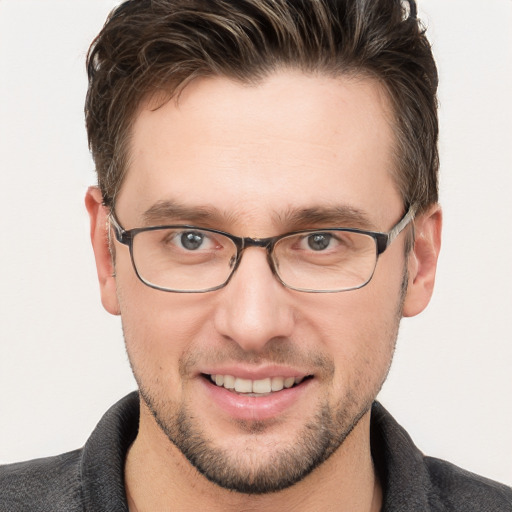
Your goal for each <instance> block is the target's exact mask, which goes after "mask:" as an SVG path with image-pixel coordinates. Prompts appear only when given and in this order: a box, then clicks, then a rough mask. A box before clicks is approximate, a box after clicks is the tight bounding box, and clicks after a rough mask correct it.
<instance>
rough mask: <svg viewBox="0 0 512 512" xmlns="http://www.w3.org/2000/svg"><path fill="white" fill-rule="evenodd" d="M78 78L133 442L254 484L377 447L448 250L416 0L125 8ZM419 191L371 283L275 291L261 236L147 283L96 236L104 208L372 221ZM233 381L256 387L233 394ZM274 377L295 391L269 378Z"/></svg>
mask: <svg viewBox="0 0 512 512" xmlns="http://www.w3.org/2000/svg"><path fill="white" fill-rule="evenodd" d="M88 70H89V80H90V85H89V92H88V96H87V103H86V118H87V128H88V133H89V141H90V147H91V150H92V153H93V157H94V160H95V162H96V166H97V172H98V181H99V190H97V189H94V190H91V191H90V192H89V193H88V196H87V206H88V209H89V212H90V214H91V226H92V229H91V232H92V239H93V245H94V249H95V255H96V260H97V266H98V275H99V279H100V286H101V291H102V300H103V304H104V306H105V307H106V309H107V310H108V311H109V312H111V313H113V314H121V316H122V320H123V329H124V333H125V340H126V345H127V350H128V354H129V357H130V362H131V364H132V368H133V371H134V374H135V377H136V379H137V382H138V384H139V388H140V393H141V406H142V408H141V433H143V434H144V435H146V436H147V437H148V438H152V439H153V441H154V442H155V443H158V442H159V441H158V440H159V439H162V438H165V441H166V442H167V443H168V442H169V440H170V441H171V445H172V447H171V448H169V449H170V450H171V451H173V450H174V451H175V453H177V454H178V456H184V457H185V458H186V459H187V460H188V461H189V462H190V463H191V464H192V465H193V466H195V467H196V468H197V470H198V471H199V472H201V473H202V474H204V475H205V476H206V477H207V478H208V479H209V480H211V481H212V482H214V483H216V484H218V485H220V486H223V487H226V488H229V489H233V490H236V491H239V492H249V493H264V492H273V491H277V490H280V489H283V488H286V487H289V486H291V485H293V484H295V483H297V482H299V481H301V480H302V479H304V478H305V477H307V476H308V475H310V474H311V473H312V472H313V471H314V470H315V468H321V467H325V465H326V464H327V463H328V461H329V460H332V459H333V457H334V454H339V453H340V450H341V448H342V447H345V448H346V450H349V449H350V446H352V448H353V449H355V448H354V447H357V446H358V444H361V443H363V444H364V440H365V439H366V442H368V420H369V409H370V406H371V403H372V401H373V400H374V398H375V396H376V395H377V393H378V391H379V389H380V387H381V385H382V383H383V381H384V379H385V377H386V375H387V372H388V369H389V365H390V363H391V358H392V354H393V350H394V344H395V340H396V336H397V332H398V325H399V321H400V318H401V316H402V315H413V314H416V313H418V312H419V311H421V310H422V309H423V308H424V307H425V306H426V304H427V303H428V301H429V298H430V295H431V292H432V286H433V281H434V275H435V266H436V260H437V253H438V249H439V229H440V214H439V211H438V209H437V207H436V202H437V165H438V162H437V147H436V141H437V117H436V100H435V91H436V84H437V77H436V70H435V65H434V62H433V59H432V55H431V52H430V47H429V44H428V42H427V40H426V39H425V36H424V34H423V30H422V28H421V26H420V25H419V22H418V20H417V19H416V9H415V5H414V3H413V2H410V3H403V2H399V1H394V0H386V1H383V0H382V1H381V0H376V1H374V2H366V1H345V2H342V1H336V2H335V1H329V0H324V1H322V2H320V1H319V2H316V1H315V2H313V1H297V2H296V1H291V0H290V1H284V0H265V1H260V0H258V1H255V0H254V1H253V0H246V1H240V0H236V1H232V2H228V1H216V0H215V1H214V0H204V1H200V0H194V1H191V0H189V1H185V0H176V1H164V0H154V1H146V0H142V1H129V2H125V3H124V4H122V5H121V6H120V7H118V8H117V9H116V10H115V11H114V12H113V13H112V15H111V16H110V18H109V20H108V21H107V24H106V25H105V27H104V29H103V30H102V32H101V33H100V35H99V36H98V38H97V39H96V40H95V41H94V43H93V45H92V47H91V51H90V54H89V60H88ZM413 204H414V205H416V207H417V219H416V221H415V226H414V227H415V230H416V239H415V240H414V241H413V239H412V237H411V236H410V235H411V233H412V231H413V227H412V224H411V225H409V226H408V227H407V228H406V229H404V232H403V233H401V234H400V235H398V237H397V238H396V240H395V241H394V242H393V244H392V245H390V247H389V248H388V249H387V250H386V252H385V253H383V254H382V256H381V258H380V259H379V261H378V265H377V267H376V269H375V273H374V275H373V278H372V279H371V281H370V282H369V283H368V284H367V285H366V286H364V287H362V288H360V289H357V290H352V291H350V292H341V293H326V294H313V293H304V292H300V291H296V290H292V289H289V288H285V287H284V286H283V285H282V283H281V282H279V281H278V279H276V276H275V274H274V273H273V272H272V270H271V267H270V266H269V262H268V259H267V255H266V254H265V250H264V249H263V248H261V247H250V248H247V249H246V250H245V251H244V256H243V260H241V262H240V264H239V266H238V267H237V269H236V272H235V273H234V274H233V276H232V278H231V280H230V281H229V283H228V285H227V286H225V287H224V288H221V289H218V290H215V291H210V292H207V293H204V294H203V293H197V294H195V293H188V294H187V293H184V294H176V293H172V292H171V293H169V292H164V291H160V290H155V289H153V288H150V287H148V286H146V285H144V284H143V283H142V282H141V281H140V280H138V279H137V277H136V275H135V272H134V269H133V267H132V262H131V260H130V255H129V253H128V250H127V247H125V246H123V245H122V244H119V243H118V242H117V241H112V243H111V244H109V242H108V234H109V233H110V229H109V228H108V227H107V228H105V226H106V225H107V224H108V223H107V220H108V218H109V215H111V214H112V213H113V210H114V208H115V215H116V217H117V220H118V221H119V222H120V224H121V225H122V226H123V228H125V229H131V228H137V227H147V226H150V225H170V224H172V225H176V224H179V225H194V226H199V227H202V228H206V229H216V230H222V231H225V232H230V233H232V234H234V235H237V236H249V237H253V238H257V239H259V238H268V237H273V236H276V235H280V234H282V233H286V232H293V231H296V230H301V229H317V228H318V229H319V230H320V231H321V229H325V228H328V227H347V228H360V229H364V230H370V231H380V232H382V231H388V230H390V229H391V228H392V226H394V225H395V224H396V223H397V221H398V220H399V219H400V218H401V217H402V216H403V215H404V213H405V211H406V210H407V208H408V207H409V206H410V205H413ZM408 234H409V240H410V241H411V243H410V244H407V243H406V241H407V235H408ZM216 240H217V241H216V242H214V243H213V249H214V252H215V251H217V250H221V249H222V247H221V245H222V244H220V243H219V242H218V239H216ZM173 243H174V242H173ZM112 248H113V249H115V251H113V252H114V255H113V257H112ZM114 268H115V272H114ZM114 274H115V275H114ZM219 376H220V377H219ZM236 379H238V383H237V386H242V388H243V386H245V385H251V386H253V388H251V389H252V390H253V393H256V396H252V395H246V394H240V393H238V392H233V391H232V390H230V389H228V388H230V386H231V384H229V382H231V380H236ZM286 379H291V380H292V381H294V382H295V384H294V385H293V386H292V387H291V388H289V389H282V390H277V391H275V392H272V393H270V394H268V393H267V391H265V390H266V386H268V385H270V386H274V383H275V385H276V386H277V387H278V388H282V385H283V384H284V381H285V380H286ZM212 380H215V381H216V383H215V384H214V383H213V382H212ZM224 380H225V381H226V382H228V384H223V381H224ZM246 381H247V382H246ZM248 383H249V384H248ZM233 385H234V384H233ZM254 386H255V387H254ZM259 386H263V387H262V388H261V389H264V391H262V392H260V391H258V390H257V389H260V388H259ZM242 388H240V389H242ZM240 389H238V388H236V390H237V391H240ZM347 447H348V448H347ZM353 453H354V452H353Z"/></svg>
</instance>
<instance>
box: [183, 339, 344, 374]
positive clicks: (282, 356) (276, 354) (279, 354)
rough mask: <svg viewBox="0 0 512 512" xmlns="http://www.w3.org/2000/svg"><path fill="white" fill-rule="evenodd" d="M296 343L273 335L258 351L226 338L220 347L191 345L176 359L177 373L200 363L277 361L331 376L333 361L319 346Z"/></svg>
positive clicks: (272, 362)
mask: <svg viewBox="0 0 512 512" xmlns="http://www.w3.org/2000/svg"><path fill="white" fill-rule="evenodd" d="M298 345H299V343H297V342H293V341H291V340H289V339H285V338H272V339H271V340H269V341H268V342H267V343H266V344H265V346H264V347H263V348H262V349H261V350H258V351H247V350H244V349H243V348H242V347H240V345H238V344H237V343H236V342H235V341H232V340H229V341H227V342H226V343H225V344H223V345H222V346H219V347H216V348H214V347H208V348H201V350H198V349H196V348H193V347H191V349H190V350H189V351H187V352H186V353H185V354H184V355H183V357H182V358H181V359H180V362H179V372H180V376H181V377H183V378H186V377H187V376H188V375H190V374H191V373H193V371H194V370H195V369H196V368H197V367H198V366H199V365H200V364H202V365H205V364H207V365H211V366H215V365H222V364H226V363H230V364H231V363H240V364H248V365H254V366H256V365H262V364H276V365H286V366H292V367H297V368H303V369H308V370H310V371H311V373H322V374H323V375H327V376H332V375H333V374H334V371H335V365H334V361H333V359H332V358H331V357H328V356H327V355H326V354H322V353H320V352H318V350H306V349H301V348H299V346H298Z"/></svg>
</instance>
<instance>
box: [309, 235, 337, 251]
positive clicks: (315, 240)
mask: <svg viewBox="0 0 512 512" xmlns="http://www.w3.org/2000/svg"><path fill="white" fill-rule="evenodd" d="M331 236H332V235H329V234H328V233H317V234H315V235H311V236H310V237H309V238H308V245H309V247H310V248H311V249H313V250H314V251H321V250H323V249H325V248H326V247H327V246H328V245H329V242H330V241H331Z"/></svg>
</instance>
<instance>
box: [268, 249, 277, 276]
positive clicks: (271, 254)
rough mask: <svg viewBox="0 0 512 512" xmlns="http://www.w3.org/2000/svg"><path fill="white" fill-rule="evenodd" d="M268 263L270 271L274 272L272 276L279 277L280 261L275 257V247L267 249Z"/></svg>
mask: <svg viewBox="0 0 512 512" xmlns="http://www.w3.org/2000/svg"><path fill="white" fill-rule="evenodd" d="M267 262H268V266H269V267H270V270H272V274H274V275H278V269H279V261H278V260H277V258H276V257H275V254H274V247H273V246H268V247H267Z"/></svg>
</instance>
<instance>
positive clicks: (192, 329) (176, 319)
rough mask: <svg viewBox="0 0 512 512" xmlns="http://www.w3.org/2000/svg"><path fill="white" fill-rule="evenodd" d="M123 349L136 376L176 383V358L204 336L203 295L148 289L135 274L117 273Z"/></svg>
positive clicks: (186, 352)
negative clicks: (123, 340)
mask: <svg viewBox="0 0 512 512" xmlns="http://www.w3.org/2000/svg"><path fill="white" fill-rule="evenodd" d="M117 293H118V298H119V304H120V309H121V319H122V324H123V333H124V338H125V343H126V350H127V352H128V356H129V359H130V363H131V365H132V367H133V370H134V373H135V374H136V377H137V378H144V379H145V380H146V381H147V380H148V379H151V380H152V381H154V382H157V381H158V382H161V383H162V382H166V383H167V384H171V383H175V384H176V383H178V382H179V364H180V361H181V360H182V359H183V358H184V357H185V356H186V355H187V354H188V353H189V352H190V351H191V350H192V345H193V342H194V341H195V340H198V339H208V338H209V336H208V334H207V331H208V325H209V324H208V321H207V318H208V316H209V307H208V303H207V301H205V296H203V295H201V296H200V295H193V294H174V293H167V292H162V291H160V290H155V289H152V288H149V287H148V286H146V285H144V284H143V283H141V282H140V281H139V280H138V279H137V278H136V276H134V278H131V277H129V278H127V279H122V277H121V274H119V276H118V286H117Z"/></svg>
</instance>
